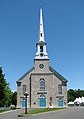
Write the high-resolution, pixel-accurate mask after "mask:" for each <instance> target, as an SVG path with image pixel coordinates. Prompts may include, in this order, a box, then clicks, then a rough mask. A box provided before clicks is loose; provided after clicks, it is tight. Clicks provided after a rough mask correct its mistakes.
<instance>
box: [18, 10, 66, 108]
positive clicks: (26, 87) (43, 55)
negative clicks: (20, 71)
mask: <svg viewBox="0 0 84 119" xmlns="http://www.w3.org/2000/svg"><path fill="white" fill-rule="evenodd" d="M49 60H50V59H49V56H48V53H47V49H46V41H45V37H44V27H43V15H42V8H40V29H39V38H38V41H37V43H36V54H35V58H34V66H33V67H32V68H31V69H30V70H29V71H27V72H26V73H25V74H24V75H23V76H22V77H21V78H19V79H18V80H17V82H16V83H17V108H25V98H24V93H25V92H27V93H28V94H29V95H28V98H27V106H28V108H48V107H53V108H56V107H58V108H60V107H67V82H68V81H67V80H66V79H65V78H64V77H63V76H62V75H61V74H59V73H58V72H57V71H56V70H55V69H53V68H52V67H51V66H50V64H49Z"/></svg>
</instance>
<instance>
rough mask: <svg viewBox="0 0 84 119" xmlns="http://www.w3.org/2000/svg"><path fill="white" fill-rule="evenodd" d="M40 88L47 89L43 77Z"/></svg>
mask: <svg viewBox="0 0 84 119" xmlns="http://www.w3.org/2000/svg"><path fill="white" fill-rule="evenodd" d="M40 90H45V80H44V79H43V78H42V79H40Z"/></svg>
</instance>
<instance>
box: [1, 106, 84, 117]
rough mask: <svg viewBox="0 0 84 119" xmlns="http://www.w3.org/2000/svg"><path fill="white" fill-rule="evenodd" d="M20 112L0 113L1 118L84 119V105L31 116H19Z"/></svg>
mask: <svg viewBox="0 0 84 119" xmlns="http://www.w3.org/2000/svg"><path fill="white" fill-rule="evenodd" d="M20 113H21V111H20V110H17V111H12V112H9V113H4V114H0V119H84V107H76V108H68V109H66V110H59V111H55V112H50V113H45V114H39V115H34V116H31V117H18V114H20Z"/></svg>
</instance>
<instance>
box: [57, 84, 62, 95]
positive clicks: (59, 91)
mask: <svg viewBox="0 0 84 119" xmlns="http://www.w3.org/2000/svg"><path fill="white" fill-rule="evenodd" d="M58 94H62V85H58Z"/></svg>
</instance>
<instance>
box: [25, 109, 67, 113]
mask: <svg viewBox="0 0 84 119" xmlns="http://www.w3.org/2000/svg"><path fill="white" fill-rule="evenodd" d="M63 109H66V108H41V109H34V110H31V111H28V113H27V114H38V113H44V112H49V111H56V110H63Z"/></svg>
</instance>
